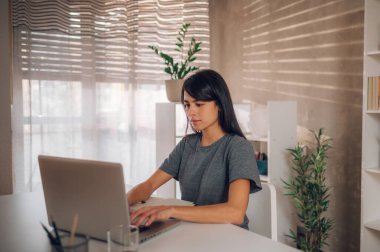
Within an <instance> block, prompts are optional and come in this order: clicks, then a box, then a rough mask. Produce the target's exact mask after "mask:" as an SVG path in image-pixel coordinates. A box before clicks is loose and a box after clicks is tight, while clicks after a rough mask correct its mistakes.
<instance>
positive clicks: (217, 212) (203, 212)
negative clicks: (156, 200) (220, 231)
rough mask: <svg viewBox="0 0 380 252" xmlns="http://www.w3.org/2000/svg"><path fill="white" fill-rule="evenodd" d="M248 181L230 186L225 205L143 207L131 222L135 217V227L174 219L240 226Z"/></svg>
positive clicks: (133, 214) (245, 208)
mask: <svg viewBox="0 0 380 252" xmlns="http://www.w3.org/2000/svg"><path fill="white" fill-rule="evenodd" d="M249 189H250V181H249V180H247V179H237V180H235V181H233V182H232V183H231V184H230V188H229V191H228V201H227V202H226V203H221V204H215V205H208V206H194V207H192V206H157V207H144V208H140V209H139V210H137V211H136V212H134V213H132V215H131V220H132V222H133V220H134V219H135V218H136V217H139V218H138V221H137V222H136V223H135V224H136V225H140V224H141V223H144V222H145V221H146V224H145V225H150V224H152V222H154V221H155V220H165V219H169V218H176V219H180V220H185V221H191V222H198V223H232V224H237V225H240V224H242V223H243V221H244V216H245V212H246V210H247V206H248V197H249Z"/></svg>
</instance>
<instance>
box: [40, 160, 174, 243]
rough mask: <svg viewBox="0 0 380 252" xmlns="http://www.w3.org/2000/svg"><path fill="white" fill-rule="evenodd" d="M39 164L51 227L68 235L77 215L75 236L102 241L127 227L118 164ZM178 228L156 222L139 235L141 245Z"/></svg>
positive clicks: (172, 223) (123, 190)
mask: <svg viewBox="0 0 380 252" xmlns="http://www.w3.org/2000/svg"><path fill="white" fill-rule="evenodd" d="M38 161H39V165H40V172H41V179H42V186H43V191H44V195H45V203H46V211H47V215H48V219H49V223H50V224H51V223H52V221H53V220H54V221H55V223H56V224H57V226H58V228H59V229H61V230H64V231H70V228H71V223H72V220H73V216H74V214H75V213H78V215H79V222H78V228H77V232H78V233H80V234H86V235H89V236H90V237H92V238H95V239H99V240H104V241H105V240H107V231H108V230H109V229H110V228H111V227H112V226H115V225H120V224H125V225H128V224H129V223H130V220H129V207H128V201H127V197H126V192H125V184H124V176H123V168H122V166H121V164H118V163H110V162H100V161H90V160H81V159H72V158H61V157H52V156H43V155H40V156H38ZM178 224H179V221H178V220H168V221H163V222H155V223H153V224H152V225H151V226H150V227H149V228H147V229H144V230H142V231H141V232H140V242H143V241H145V240H147V239H149V238H151V237H154V236H156V235H157V234H159V233H162V232H164V231H167V230H169V229H171V228H172V227H174V226H176V225H178Z"/></svg>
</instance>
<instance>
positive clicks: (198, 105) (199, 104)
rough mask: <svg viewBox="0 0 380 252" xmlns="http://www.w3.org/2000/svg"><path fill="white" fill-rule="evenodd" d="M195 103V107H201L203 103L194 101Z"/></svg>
mask: <svg viewBox="0 0 380 252" xmlns="http://www.w3.org/2000/svg"><path fill="white" fill-rule="evenodd" d="M195 105H196V106H197V107H202V106H203V105H204V104H203V103H195Z"/></svg>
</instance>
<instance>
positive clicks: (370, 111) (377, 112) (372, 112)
mask: <svg viewBox="0 0 380 252" xmlns="http://www.w3.org/2000/svg"><path fill="white" fill-rule="evenodd" d="M366 113H367V114H380V109H378V110H367V111H366Z"/></svg>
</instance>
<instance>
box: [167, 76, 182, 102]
mask: <svg viewBox="0 0 380 252" xmlns="http://www.w3.org/2000/svg"><path fill="white" fill-rule="evenodd" d="M183 82H184V80H183V79H180V80H166V81H165V87H166V96H167V97H168V100H169V101H170V102H181V92H182V86H183Z"/></svg>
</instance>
